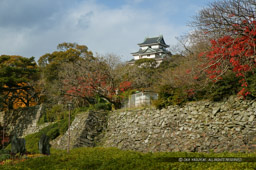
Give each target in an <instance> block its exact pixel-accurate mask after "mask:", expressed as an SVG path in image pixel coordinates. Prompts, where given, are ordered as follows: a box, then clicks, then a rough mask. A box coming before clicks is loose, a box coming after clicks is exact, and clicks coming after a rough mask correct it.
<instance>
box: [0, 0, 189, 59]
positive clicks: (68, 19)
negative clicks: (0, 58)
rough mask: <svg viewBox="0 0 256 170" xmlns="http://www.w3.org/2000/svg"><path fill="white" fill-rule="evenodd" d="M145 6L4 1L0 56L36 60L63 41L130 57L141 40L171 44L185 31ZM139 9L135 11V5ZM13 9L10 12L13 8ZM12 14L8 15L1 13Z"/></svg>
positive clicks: (65, 0) (0, 17) (63, 0)
mask: <svg viewBox="0 0 256 170" xmlns="http://www.w3.org/2000/svg"><path fill="white" fill-rule="evenodd" d="M143 3H144V2H143V1H141V0H139V1H138V0H134V3H133V4H131V3H124V4H123V5H121V6H119V7H118V8H111V7H109V6H107V5H105V4H99V3H97V2H96V1H94V0H90V1H78V0H77V1H75V3H72V4H70V1H68V0H55V1H52V0H37V1H33V0H23V1H15V0H2V1H1V2H0V11H1V12H0V47H1V48H0V54H3V53H5V54H19V55H22V56H26V57H31V56H36V57H37V59H38V58H39V57H40V56H41V55H43V54H45V53H48V52H52V51H54V50H56V46H57V45H58V44H59V43H62V42H77V43H78V44H84V45H87V46H88V48H89V49H90V50H92V51H93V52H94V53H95V52H99V53H101V54H104V53H115V54H117V55H121V56H123V57H124V58H123V60H129V59H131V58H132V56H131V55H130V53H131V52H134V51H137V50H138V46H137V43H140V42H142V41H143V40H144V38H145V37H150V36H158V35H160V34H163V35H164V38H165V40H166V42H167V43H168V44H170V45H174V44H175V43H176V40H175V37H176V36H179V35H180V34H181V33H183V32H185V31H186V30H187V28H186V27H185V26H183V25H175V23H171V22H169V20H168V19H167V18H166V16H164V14H163V13H157V12H155V11H154V10H153V11H152V9H149V8H142V7H140V5H143ZM134 4H138V6H134ZM12 6H13V8H12ZM8 10H9V11H10V10H13V11H14V10H16V11H15V12H14V13H13V14H11V15H10V16H8V15H7V14H5V12H7V11H8Z"/></svg>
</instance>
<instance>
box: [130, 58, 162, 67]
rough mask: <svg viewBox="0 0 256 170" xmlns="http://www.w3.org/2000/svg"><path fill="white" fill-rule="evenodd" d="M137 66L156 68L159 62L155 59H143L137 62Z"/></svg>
mask: <svg viewBox="0 0 256 170" xmlns="http://www.w3.org/2000/svg"><path fill="white" fill-rule="evenodd" d="M135 65H137V66H141V67H143V68H155V67H156V65H157V62H156V60H155V59H151V58H143V59H139V60H136V61H135Z"/></svg>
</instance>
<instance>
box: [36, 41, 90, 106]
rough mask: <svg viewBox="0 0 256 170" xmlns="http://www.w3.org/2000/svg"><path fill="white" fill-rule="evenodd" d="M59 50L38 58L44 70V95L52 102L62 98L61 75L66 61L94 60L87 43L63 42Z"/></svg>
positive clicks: (42, 82)
mask: <svg viewBox="0 0 256 170" xmlns="http://www.w3.org/2000/svg"><path fill="white" fill-rule="evenodd" d="M57 49H58V51H54V52H53V53H47V54H45V55H43V56H41V57H40V59H39V60H38V63H39V66H40V68H41V70H42V81H41V85H42V87H43V89H44V90H43V91H44V95H45V96H47V100H48V101H49V102H50V103H56V102H59V101H60V100H61V96H62V95H63V94H62V91H61V89H62V83H61V82H62V80H61V78H60V77H59V74H60V71H61V68H62V67H63V65H64V64H66V63H75V62H78V61H79V60H83V59H86V60H93V59H94V57H93V54H92V52H91V51H89V50H88V47H87V46H85V45H78V44H76V43H62V44H59V45H58V46H57Z"/></svg>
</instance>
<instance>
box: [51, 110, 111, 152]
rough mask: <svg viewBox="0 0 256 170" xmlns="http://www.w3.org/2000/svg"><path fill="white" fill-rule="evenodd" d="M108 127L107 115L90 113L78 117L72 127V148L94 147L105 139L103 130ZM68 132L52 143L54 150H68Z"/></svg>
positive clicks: (99, 112)
mask: <svg viewBox="0 0 256 170" xmlns="http://www.w3.org/2000/svg"><path fill="white" fill-rule="evenodd" d="M106 125H107V113H106V112H102V111H98V112H94V111H89V112H87V113H81V114H79V115H76V117H75V120H74V121H73V122H72V124H71V126H70V148H75V147H82V146H88V147H94V146H96V145H97V143H98V142H99V141H100V139H101V138H102V137H103V135H104V134H103V133H102V132H103V130H104V129H106ZM68 133H69V131H67V132H66V133H65V134H64V135H63V136H60V137H58V138H57V139H55V140H53V141H51V145H52V147H53V148H57V149H67V144H68Z"/></svg>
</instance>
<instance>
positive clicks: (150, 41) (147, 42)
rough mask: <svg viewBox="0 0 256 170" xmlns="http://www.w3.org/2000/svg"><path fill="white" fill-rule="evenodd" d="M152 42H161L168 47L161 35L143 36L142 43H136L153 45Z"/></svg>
mask: <svg viewBox="0 0 256 170" xmlns="http://www.w3.org/2000/svg"><path fill="white" fill-rule="evenodd" d="M153 44H161V45H163V46H165V47H169V45H167V44H166V43H165V41H164V38H163V36H159V37H152V38H145V40H144V42H143V43H140V44H138V45H139V46H147V45H153Z"/></svg>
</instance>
